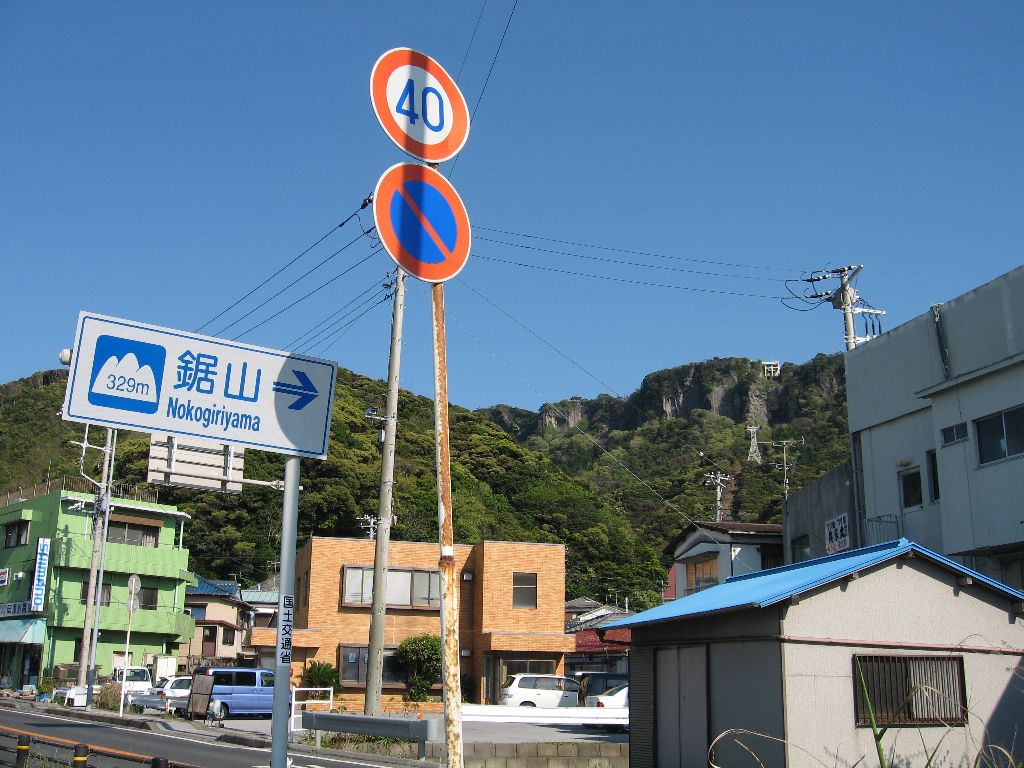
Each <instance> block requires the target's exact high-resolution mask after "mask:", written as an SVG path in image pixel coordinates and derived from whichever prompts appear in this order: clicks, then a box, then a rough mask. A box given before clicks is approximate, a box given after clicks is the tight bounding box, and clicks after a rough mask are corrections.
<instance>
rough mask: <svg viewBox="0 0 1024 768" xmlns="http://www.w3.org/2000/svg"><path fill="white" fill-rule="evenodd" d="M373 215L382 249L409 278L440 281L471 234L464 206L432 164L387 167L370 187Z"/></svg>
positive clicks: (456, 267) (455, 265)
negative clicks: (431, 166)
mask: <svg viewBox="0 0 1024 768" xmlns="http://www.w3.org/2000/svg"><path fill="white" fill-rule="evenodd" d="M373 220H374V223H375V224H376V225H377V233H378V234H379V235H380V240H381V243H382V244H383V245H384V249H385V250H386V251H387V252H388V254H389V255H390V256H391V258H392V259H394V260H395V262H396V263H397V264H398V265H399V266H400V267H401V268H402V269H404V270H405V271H406V272H408V273H409V274H410V275H412V276H413V277H417V278H419V279H420V280H425V281H426V282H428V283H442V282H444V281H445V280H449V279H451V278H453V277H455V275H457V274H458V273H459V271H460V270H461V269H462V268H463V267H464V266H465V265H466V259H467V258H468V257H469V248H470V241H471V239H472V236H471V232H470V228H469V215H468V214H467V213H466V206H465V205H464V204H463V202H462V198H461V197H459V193H458V192H456V191H455V187H453V186H452V185H451V182H449V181H448V179H446V178H445V177H444V176H442V175H441V174H440V173H438V172H437V171H435V170H434V169H433V168H428V167H427V166H425V165H418V164H417V163H399V164H398V165H393V166H391V167H390V168H388V169H387V170H386V171H385V172H384V175H383V176H381V177H380V180H379V181H378V182H377V187H376V189H374V191H373Z"/></svg>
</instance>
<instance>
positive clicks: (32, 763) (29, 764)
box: [0, 732, 194, 768]
mask: <svg viewBox="0 0 1024 768" xmlns="http://www.w3.org/2000/svg"><path fill="white" fill-rule="evenodd" d="M98 761H102V768H138V767H139V766H149V767H150V768H194V767H192V766H187V764H185V763H174V762H171V761H169V760H166V759H165V758H162V757H148V756H143V755H139V756H138V757H132V756H129V755H125V754H123V753H118V752H108V751H106V750H103V749H98V748H94V747H90V746H89V745H88V744H69V743H66V742H58V741H51V740H49V739H39V738H36V737H34V736H33V737H29V736H27V735H26V734H20V735H19V734H13V733H2V732H0V765H4V766H8V765H9V766H14V768H52V767H53V766H67V768H101V766H100V762H98Z"/></svg>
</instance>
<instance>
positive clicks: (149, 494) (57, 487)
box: [0, 475, 159, 506]
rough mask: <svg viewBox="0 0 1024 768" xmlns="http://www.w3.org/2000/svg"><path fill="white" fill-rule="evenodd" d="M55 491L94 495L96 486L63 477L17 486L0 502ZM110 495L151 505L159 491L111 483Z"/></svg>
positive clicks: (140, 486) (66, 476) (73, 478)
mask: <svg viewBox="0 0 1024 768" xmlns="http://www.w3.org/2000/svg"><path fill="white" fill-rule="evenodd" d="M57 491H74V492H75V493H88V494H91V495H93V496H95V495H96V486H95V485H93V484H92V483H90V482H89V481H88V480H86V479H85V478H84V477H76V476H75V475H64V476H62V477H53V478H50V479H49V480H47V481H46V482H43V483H36V484H35V485H27V486H19V487H17V488H11V489H10V490H7V491H3V492H0V501H2V502H3V504H4V506H6V505H8V504H16V503H18V502H19V501H29V500H30V499H35V498H38V497H39V496H45V495H46V494H48V493H56V492H57ZM110 495H111V496H112V497H113V498H115V499H127V500H129V501H146V502H149V503H151V504H158V503H159V491H158V489H156V488H151V487H149V486H147V485H136V484H133V483H111V484H110Z"/></svg>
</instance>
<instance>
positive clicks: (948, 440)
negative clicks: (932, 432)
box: [942, 421, 967, 448]
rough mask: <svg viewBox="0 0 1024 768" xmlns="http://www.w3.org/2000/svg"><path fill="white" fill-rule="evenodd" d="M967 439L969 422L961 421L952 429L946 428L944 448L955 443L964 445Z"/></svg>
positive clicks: (944, 430)
mask: <svg viewBox="0 0 1024 768" xmlns="http://www.w3.org/2000/svg"><path fill="white" fill-rule="evenodd" d="M966 439H967V422H965V421H961V422H960V423H959V424H954V425H953V426H951V427H944V428H943V430H942V447H943V448H945V447H946V446H947V445H952V444H953V443H962V442H963V441H964V440H966Z"/></svg>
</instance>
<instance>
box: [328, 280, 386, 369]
mask: <svg viewBox="0 0 1024 768" xmlns="http://www.w3.org/2000/svg"><path fill="white" fill-rule="evenodd" d="M392 295H393V294H391V293H390V292H388V293H386V294H384V296H383V297H381V298H380V299H379V300H378V301H376V302H375V303H373V304H372V305H370V306H369V307H367V308H366V309H365V310H363V311H362V312H361V313H360V314H358V315H356V316H355V317H353V318H352V319H351V320H349V321H348V323H346V324H345V326H344V327H343V328H341V329H340V333H339V334H338V335H337V336H336V338H333V339H330V340H327V339H325V340H324V342H322V344H321V346H320V347H318V352H317V354H318V355H326V354H327V352H328V351H329V350H330V349H331V347H333V346H334V345H335V344H337V343H338V342H339V341H340V340H341V339H342V338H343V337H344V336H345V334H346V333H348V332H349V329H351V328H352V326H353V325H355V324H356V323H358V322H359V321H360V320H362V319H363V318H364V317H365V316H366V315H368V314H369V313H370V311H371V310H373V309H375V308H376V307H379V306H380V305H381V304H383V303H384V302H386V301H387V300H388V299H390V298H391V296H392ZM324 344H326V346H324Z"/></svg>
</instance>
